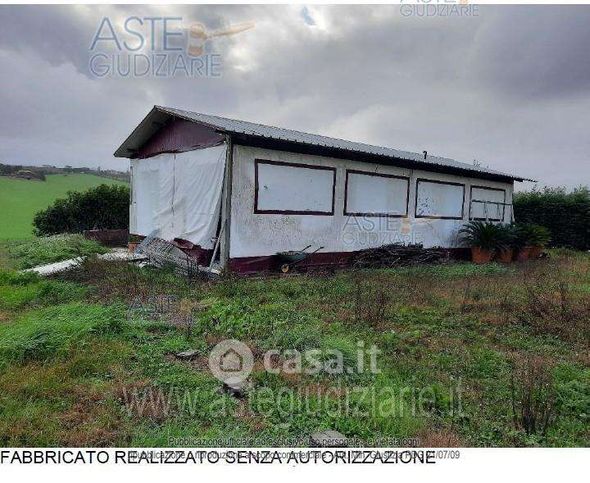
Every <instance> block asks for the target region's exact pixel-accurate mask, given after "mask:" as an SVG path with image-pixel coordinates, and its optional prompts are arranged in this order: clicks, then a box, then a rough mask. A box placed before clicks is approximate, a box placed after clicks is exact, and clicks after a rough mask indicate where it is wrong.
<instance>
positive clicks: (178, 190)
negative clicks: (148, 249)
mask: <svg viewBox="0 0 590 483" xmlns="http://www.w3.org/2000/svg"><path fill="white" fill-rule="evenodd" d="M225 152H226V145H225V144H222V145H220V146H214V147H211V148H206V149H198V150H194V151H187V152H185V153H164V154H159V155H157V156H153V157H151V158H147V159H132V160H131V169H132V173H133V181H132V183H133V186H132V193H133V199H132V202H131V219H130V231H131V233H133V234H136V235H149V234H150V233H152V232H153V231H154V230H157V232H158V236H159V237H160V238H163V239H165V240H172V239H174V238H182V239H183V240H188V241H190V242H192V243H194V244H195V245H200V246H201V247H202V248H213V240H212V239H213V238H214V237H215V235H216V230H217V226H218V223H219V213H220V208H221V191H222V187H223V175H224V170H225Z"/></svg>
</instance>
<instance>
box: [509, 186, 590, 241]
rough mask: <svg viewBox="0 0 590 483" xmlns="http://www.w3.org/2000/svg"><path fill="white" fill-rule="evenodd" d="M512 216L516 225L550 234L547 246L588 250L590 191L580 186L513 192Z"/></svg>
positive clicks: (589, 239) (589, 236)
mask: <svg viewBox="0 0 590 483" xmlns="http://www.w3.org/2000/svg"><path fill="white" fill-rule="evenodd" d="M513 203H514V216H515V219H516V221H517V222H518V223H535V224H537V225H542V226H545V227H547V228H548V229H549V231H550V232H551V246H555V247H566V248H575V249H578V250H589V249H590V190H588V188H587V187H580V188H577V189H575V190H573V191H572V192H570V193H568V192H567V191H566V190H565V188H544V189H542V190H537V189H534V190H532V191H528V192H522V193H515V195H514V201H513Z"/></svg>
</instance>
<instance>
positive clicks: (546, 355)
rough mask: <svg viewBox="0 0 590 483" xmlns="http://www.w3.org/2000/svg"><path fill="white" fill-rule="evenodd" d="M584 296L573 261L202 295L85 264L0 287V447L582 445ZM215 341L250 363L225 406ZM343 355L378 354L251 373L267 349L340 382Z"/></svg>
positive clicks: (410, 272)
mask: <svg viewBox="0 0 590 483" xmlns="http://www.w3.org/2000/svg"><path fill="white" fill-rule="evenodd" d="M588 284H590V257H589V256H588V254H583V253H577V252H571V251H563V250H561V251H554V252H552V254H551V257H550V259H548V260H541V261H538V262H531V263H527V264H518V265H511V266H508V267H506V266H501V265H495V264H491V265H486V266H475V265H471V264H450V265H441V266H432V267H411V268H400V269H383V270H374V271H371V270H362V271H344V272H340V273H337V274H336V275H334V276H330V277H319V276H312V275H299V276H292V277H284V278H268V279H253V278H251V279H242V278H236V277H228V278H225V279H223V280H221V281H219V282H216V283H210V282H203V281H201V282H188V281H186V280H183V279H181V278H178V277H176V276H174V275H173V274H172V273H170V272H167V271H165V270H152V269H138V268H136V267H132V266H129V265H126V264H118V263H104V262H101V261H98V260H93V259H89V260H88V261H87V262H86V263H84V264H83V265H82V266H81V267H80V268H79V269H76V270H73V271H71V272H66V273H64V274H63V275H61V276H60V277H59V279H54V280H41V279H39V278H38V277H36V276H34V275H30V274H26V275H22V274H20V275H18V274H15V273H14V272H0V361H1V364H0V435H1V436H0V443H1V444H4V445H12V446H18V445H45V446H51V445H72V446H80V445H82V446H83V445H107V446H108V445H110V446H115V445H133V446H163V445H166V446H168V445H170V446H176V445H181V446H182V445H193V446H194V445H207V444H209V445H215V444H222V445H223V444H225V445H237V446H240V445H244V444H246V445H247V444H250V445H252V444H254V445H256V444H259V445H269V444H271V443H272V442H273V441H274V442H276V444H280V442H283V443H284V442H288V441H291V442H293V444H295V442H298V444H303V445H305V444H307V441H308V436H309V433H310V432H312V431H315V430H319V429H335V430H338V431H340V432H342V433H344V434H346V435H347V436H348V437H350V438H355V441H360V442H364V443H365V444H379V443H378V442H375V441H379V438H404V437H417V438H419V439H420V443H421V444H423V445H444V446H448V445H468V446H562V445H565V446H587V445H588V444H589V443H590V429H589V428H590V424H589V414H590V356H589V354H588V346H589V338H588V332H587V329H588V325H589V323H590V320H589V312H588V311H587V306H588V301H589V299H590V293H589V292H588V291H587V290H586V289H585V287H587V286H588ZM564 287H567V292H565V290H566V289H565V288H564ZM230 338H234V339H238V340H242V341H243V342H246V343H247V344H248V345H249V346H250V347H251V349H252V351H253V353H254V359H255V366H254V370H253V373H252V375H251V377H250V381H251V383H252V387H251V389H250V392H249V395H248V397H247V398H246V399H243V400H238V399H235V398H232V397H231V396H228V395H226V394H224V393H221V392H220V391H219V388H220V383H219V381H217V380H216V379H215V378H214V377H213V376H212V374H211V373H210V371H209V368H208V365H207V358H208V355H209V353H210V351H211V349H212V348H213V347H214V346H215V345H216V344H217V343H218V342H219V341H221V340H223V339H230ZM359 343H362V344H363V346H364V347H370V346H371V345H372V344H375V345H376V346H377V347H378V349H379V350H380V351H381V352H380V353H379V355H378V358H377V363H378V371H379V372H378V373H376V374H373V373H370V372H368V371H363V372H362V373H360V374H359V373H348V372H346V371H345V372H344V373H341V374H331V373H327V372H320V373H318V374H306V373H302V374H299V373H295V374H291V373H287V372H285V371H284V370H283V371H279V372H278V373H276V374H275V373H269V372H267V371H266V370H264V368H263V367H262V358H263V355H264V352H265V351H267V350H269V349H276V350H277V351H278V352H279V354H278V356H277V358H276V360H275V367H283V366H282V364H283V363H285V361H286V360H287V359H288V358H287V356H286V351H289V350H291V349H297V350H300V351H304V350H307V349H318V350H320V351H321V353H322V361H325V360H328V359H329V352H330V351H334V350H338V351H339V352H340V353H341V354H342V360H343V364H344V366H345V367H352V366H354V365H355V363H356V362H357V355H358V354H357V349H358V347H359ZM187 349H194V350H196V351H197V356H196V357H195V358H194V359H192V360H191V361H183V360H180V359H177V358H176V357H174V354H176V353H177V352H179V351H183V350H187ZM531 361H533V362H531ZM531 364H532V365H531ZM302 367H303V368H304V369H306V368H308V367H309V366H307V365H306V363H305V362H304V363H303V366H302ZM388 409H389V412H388ZM392 411H393V412H392ZM547 415H549V417H547ZM531 417H532V418H533V419H534V420H535V424H534V425H532V424H531V421H532V419H531ZM545 421H546V423H545ZM191 438H193V439H191ZM194 438H196V439H194ZM229 438H234V440H233V442H232V443H230V441H229ZM224 441H225V443H224ZM244 441H246V442H244ZM381 441H383V440H382V439H381Z"/></svg>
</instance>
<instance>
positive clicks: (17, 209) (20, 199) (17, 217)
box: [0, 174, 122, 240]
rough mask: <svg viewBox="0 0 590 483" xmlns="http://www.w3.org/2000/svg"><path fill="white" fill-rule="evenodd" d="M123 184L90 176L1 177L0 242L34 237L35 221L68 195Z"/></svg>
mask: <svg viewBox="0 0 590 483" xmlns="http://www.w3.org/2000/svg"><path fill="white" fill-rule="evenodd" d="M104 183H106V184H121V183H122V182H120V181H116V180H112V179H108V178H102V177H100V176H95V175H91V174H53V175H49V176H47V180H46V181H29V180H24V179H16V178H8V177H4V176H0V239H9V240H14V239H23V238H31V237H33V217H34V216H35V213H37V212H38V211H40V210H42V209H44V208H47V207H48V206H49V205H51V204H52V203H53V202H54V201H55V200H56V199H58V198H63V197H65V196H66V194H67V192H68V191H83V190H86V189H89V188H93V187H95V186H98V185H100V184H104Z"/></svg>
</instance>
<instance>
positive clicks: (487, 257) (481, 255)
mask: <svg viewBox="0 0 590 483" xmlns="http://www.w3.org/2000/svg"><path fill="white" fill-rule="evenodd" d="M493 254H494V253H493V252H492V251H491V250H486V249H485V248H479V247H471V261H472V262H473V263H477V264H482V263H489V262H490V261H491V260H492V255H493Z"/></svg>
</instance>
